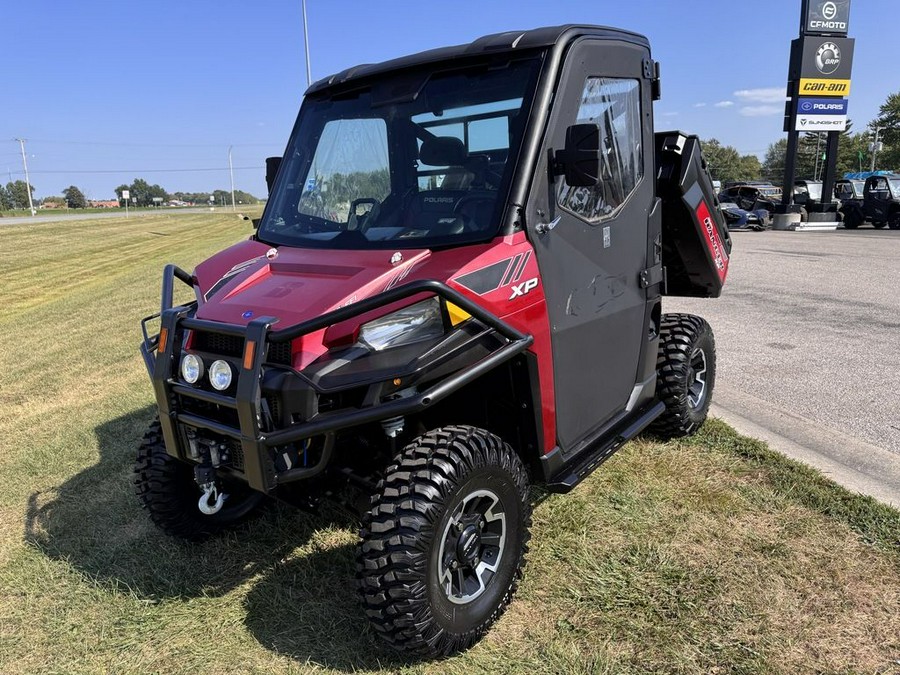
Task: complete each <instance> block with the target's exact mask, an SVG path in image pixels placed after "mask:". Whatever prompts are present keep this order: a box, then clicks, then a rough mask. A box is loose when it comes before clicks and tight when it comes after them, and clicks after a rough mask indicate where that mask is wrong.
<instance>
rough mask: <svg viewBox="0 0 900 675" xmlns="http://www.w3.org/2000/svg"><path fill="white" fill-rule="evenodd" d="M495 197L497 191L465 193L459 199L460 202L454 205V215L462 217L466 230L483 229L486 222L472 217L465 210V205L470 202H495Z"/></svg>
mask: <svg viewBox="0 0 900 675" xmlns="http://www.w3.org/2000/svg"><path fill="white" fill-rule="evenodd" d="M495 197H496V194H495V193H491V194H490V195H485V194H471V195H464V196H463V197H461V198H460V199H459V201H458V202H456V204H455V205H454V206H453V215H454V216H456V217H457V218H460V219H462V221H463V229H464V231H466V232H475V231H477V230H480V229H483V228H484V227H485V226H486V223H479V222H477V221H476V220H475V219H474V218H472V216H470V215H469V214H468V213H465V212H464V211H463V207H464V206H465V205H466V204H468V203H477V202H493V201H494V199H495Z"/></svg>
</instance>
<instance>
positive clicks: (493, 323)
mask: <svg viewBox="0 0 900 675" xmlns="http://www.w3.org/2000/svg"><path fill="white" fill-rule="evenodd" d="M175 279H178V280H180V281H182V282H184V283H185V284H187V285H188V286H191V287H192V288H195V287H196V279H195V278H194V277H193V276H192V275H190V274H188V273H187V272H185V271H184V270H182V269H181V268H179V267H177V266H175V265H167V266H166V268H165V271H164V273H163V284H162V302H161V308H160V312H159V314H154V315H152V316H149V317H147V318H145V319H144V320H143V321H142V322H141V329H142V331H143V335H144V341H143V343H142V345H141V354H142V356H143V357H144V362H145V364H146V366H147V370H148V371H149V373H150V377H151V380H152V382H153V388H154V392H155V394H156V402H157V405H158V407H159V420H160V424H161V426H162V432H163V437H164V439H165V443H166V449H167V451H168V453H169V454H170V455H172V456H173V457H176V458H178V459H181V460H185V459H186V457H185V456H184V455H183V453H182V452H181V451H180V447H181V443H180V442H179V440H178V439H179V432H178V428H177V425H178V424H183V425H186V426H189V427H194V428H196V429H205V430H208V431H211V432H213V433H215V434H219V435H220V436H225V437H227V438H232V439H234V440H236V441H239V442H240V444H241V448H242V450H243V454H244V470H243V472H240V471H236V470H232V473H234V474H237V475H241V476H243V478H244V480H246V482H247V484H248V485H249V486H250V487H252V488H253V489H255V490H259V491H261V492H269V491H271V490H272V489H273V488H274V487H276V485H278V484H281V483H285V482H289V481H294V480H300V479H303V478H308V477H311V476H312V475H315V474H316V473H319V472H320V471H322V470H323V469H324V468H325V465H327V463H328V461H329V459H330V456H329V455H330V445H326V446H325V450H324V451H323V454H322V458H321V459H320V461H319V462H318V464H317V465H316V466H312V467H304V468H297V469H291V470H289V471H287V472H282V473H281V474H276V471H275V464H274V461H273V459H272V458H271V456H270V453H269V449H270V448H272V447H277V446H284V445H287V444H289V443H293V442H296V441H300V440H304V439H307V438H312V437H314V436H319V435H322V434H326V433H329V432H334V431H338V430H340V429H346V428H349V427H353V426H358V425H361V424H366V423H370V422H377V421H380V420H384V419H389V418H392V417H399V416H403V415H409V414H411V413H415V412H419V411H422V410H424V409H426V408H428V407H429V406H431V405H433V404H434V403H437V402H438V401H440V400H442V399H443V398H445V397H447V396H448V395H450V394H452V393H453V392H455V391H457V390H459V389H460V388H462V387H464V386H465V385H467V384H469V383H471V382H473V381H474V380H476V379H478V378H479V377H481V376H482V375H483V374H485V373H487V372H488V371H490V370H492V369H493V368H496V367H497V366H498V365H500V364H502V363H504V362H506V361H508V360H509V359H511V358H513V357H515V356H517V355H518V354H521V353H522V352H524V351H525V350H526V349H527V348H528V347H529V346H530V345H531V343H532V342H533V338H532V336H530V335H525V334H523V333H521V332H519V331H518V330H516V329H515V328H513V327H511V326H509V325H508V324H506V323H504V322H503V321H501V320H500V319H499V318H497V317H496V316H494V315H493V314H491V313H490V312H487V311H485V309H484V308H482V307H481V306H480V305H478V304H476V303H474V302H472V301H471V300H469V299H468V298H466V297H465V296H463V295H461V294H460V293H458V292H457V291H455V290H453V289H452V288H450V287H449V286H447V285H445V284H443V283H440V282H438V281H415V282H412V283H410V284H406V285H404V286H399V287H397V288H394V289H392V290H390V291H387V292H385V293H381V294H380V295H377V296H374V297H371V298H367V299H365V300H361V301H359V302H356V303H354V304H353V305H350V306H347V307H342V308H339V309H336V310H334V311H332V312H328V313H327V314H323V315H321V316H319V317H316V318H314V319H310V320H309V321H304V322H303V323H300V324H297V325H295V326H291V327H289V328H284V329H282V330H272V325H273V324H274V323H276V321H277V319H275V318H272V317H260V318H258V319H255V320H253V321H251V322H250V323H249V324H248V325H246V326H242V325H234V324H226V323H219V322H216V321H206V320H202V319H195V318H193V317H192V316H191V315H192V314H193V313H194V311H195V310H196V307H197V304H196V303H191V304H189V305H183V306H178V307H173V306H172V302H173V294H174V286H175ZM419 294H428V295H435V296H438V297H440V298H443V299H444V300H445V301H446V302H451V303H453V304H454V305H456V306H458V307H460V308H461V309H463V310H465V311H466V312H468V313H469V314H471V315H472V316H473V317H474V318H476V319H477V320H479V321H480V322H481V323H482V324H484V325H485V326H487V331H486V332H485V333H484V334H485V335H486V334H487V333H497V334H499V335H500V336H502V337H503V338H505V339H506V340H507V341H508V342H506V344H504V345H503V346H502V347H500V348H499V349H497V350H495V351H493V352H491V353H490V354H489V355H487V356H485V357H484V358H482V359H481V360H479V361H477V362H476V363H474V364H473V365H472V366H470V367H468V368H465V369H463V370H460V371H458V372H456V373H453V374H451V375H449V376H448V377H446V378H445V379H443V380H441V381H439V382H437V383H436V384H434V385H432V386H430V387H429V388H428V389H426V390H425V391H422V392H419V393H416V394H414V395H412V396H409V397H406V398H401V399H396V400H390V401H384V402H379V403H376V404H374V405H371V406H368V407H364V408H358V409H352V410H342V411H336V412H333V413H320V414H318V415H316V416H315V417H313V418H312V419H310V420H307V421H304V422H299V423H296V424H291V425H289V426H287V427H285V428H283V429H277V430H275V431H269V432H267V431H264V430H262V429H261V425H260V420H261V411H262V409H261V378H262V370H263V364H264V363H265V361H266V356H267V354H268V350H269V345H270V344H272V343H284V342H290V341H292V340H294V339H296V338H298V337H300V336H302V335H306V334H308V333H312V332H315V331H317V330H321V329H323V328H326V327H328V326H330V325H332V324H336V323H340V322H342V321H346V320H347V319H351V318H353V317H355V316H358V315H360V314H364V313H366V312H370V311H372V310H375V309H378V308H380V307H384V306H385V305H389V304H391V303H394V302H397V301H399V300H404V299H406V298H409V297H411V296H414V295H419ZM157 318H159V319H160V333H159V334H158V335H152V336H151V335H150V334H149V333H148V331H147V323H148V322H150V321H152V320H155V319H157ZM185 330H202V331H209V332H214V333H220V334H224V335H230V336H235V337H240V338H242V339H243V340H244V351H243V356H242V358H241V364H240V366H241V367H240V368H239V369H238V376H237V386H236V388H235V395H234V396H229V395H226V394H219V393H215V392H211V391H205V390H202V389H197V388H194V387H191V386H187V385H185V384H181V383H179V382H178V381H177V379H176V377H177V373H178V368H179V364H180V353H181V349H182V339H181V338H182V336H183V331H185ZM163 333H165V334H166V335H167V339H166V340H165V344H164V346H163V349H162V351H160V350H159V345H160V335H162V334H163ZM245 366H248V367H245ZM178 396H183V397H187V398H194V399H197V400H200V401H205V402H207V403H211V404H215V405H219V406H222V407H225V408H230V409H233V410H235V411H237V418H238V421H239V425H240V426H239V428H235V427H233V426H230V425H228V424H224V423H222V422H219V421H216V420H210V419H206V418H204V417H201V416H198V415H194V414H190V413H188V412H185V411H183V410H180V409H179V406H178Z"/></svg>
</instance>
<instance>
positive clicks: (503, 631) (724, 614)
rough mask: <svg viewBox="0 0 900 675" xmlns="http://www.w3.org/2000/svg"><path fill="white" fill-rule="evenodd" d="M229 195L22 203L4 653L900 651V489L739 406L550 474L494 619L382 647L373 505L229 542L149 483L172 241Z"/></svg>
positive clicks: (314, 658)
mask: <svg viewBox="0 0 900 675" xmlns="http://www.w3.org/2000/svg"><path fill="white" fill-rule="evenodd" d="M249 231H250V230H249V227H248V224H247V223H246V222H244V221H240V220H238V219H236V218H235V217H234V216H231V215H228V214H219V213H217V214H198V215H196V216H194V215H178V216H169V215H167V214H165V213H161V214H159V216H158V217H150V216H148V217H144V218H142V219H140V220H133V221H132V220H130V221H127V222H126V221H124V220H114V219H111V220H96V221H82V222H79V223H64V224H63V223H48V224H38V225H31V224H28V225H12V226H3V227H0V265H2V269H3V270H4V277H3V279H4V281H3V284H2V285H0V439H2V440H0V672H2V673H4V674H6V673H35V672H41V673H45V672H46V673H80V672H84V673H96V672H135V673H149V672H166V673H169V672H198V671H202V672H224V673H244V672H278V673H288V672H318V671H322V672H351V671H357V670H359V671H381V672H450V673H496V672H520V673H658V672H666V673H669V672H671V673H779V672H783V673H795V672H827V673H851V672H859V673H890V672H894V673H896V672H900V637H898V636H900V540H898V537H900V513H898V512H897V511H895V510H893V509H890V508H888V507H886V506H883V505H880V504H878V503H877V502H875V501H873V500H871V499H869V498H865V497H860V496H857V495H852V494H850V493H848V492H847V491H845V490H844V489H842V488H840V487H838V486H836V485H835V484H833V483H831V482H830V481H828V480H826V479H825V478H823V477H822V476H821V475H820V474H818V473H817V472H815V471H813V470H811V469H808V468H805V467H803V466H800V465H798V464H796V463H794V462H792V461H789V460H787V459H785V458H783V457H782V456H781V455H778V454H777V453H773V452H772V451H770V450H769V449H768V448H767V447H766V446H765V445H764V444H762V443H760V442H758V441H754V440H751V439H747V438H743V437H740V436H738V435H737V434H735V433H734V432H733V431H732V430H731V429H730V428H728V427H727V426H726V425H724V424H722V423H720V422H716V421H713V422H711V423H709V424H708V425H707V426H706V427H705V428H704V429H703V430H702V432H701V433H700V434H699V435H697V436H695V437H693V438H691V439H688V440H685V441H680V442H672V443H659V442H656V441H654V440H652V439H644V440H640V441H637V442H634V443H631V444H629V445H628V446H627V447H626V448H625V449H624V450H622V451H621V452H620V453H618V454H617V455H616V456H615V457H613V458H612V459H611V460H610V461H609V462H608V463H607V464H605V465H604V466H603V467H602V468H601V469H600V470H599V471H598V472H597V473H596V474H595V475H594V476H592V477H591V478H590V479H588V480H587V481H586V482H585V483H584V484H583V485H581V486H580V487H579V488H578V489H577V490H575V491H574V492H573V493H571V494H569V495H566V496H547V495H543V494H538V493H536V494H535V498H536V499H537V500H538V505H537V507H536V510H535V516H534V536H533V539H532V548H531V551H530V553H529V563H528V567H527V570H526V575H525V579H524V582H523V584H522V587H521V589H520V592H519V594H518V595H517V597H516V600H515V601H514V603H513V605H512V606H511V607H510V609H509V611H508V612H507V613H506V614H505V615H504V617H503V618H502V619H501V620H500V621H499V622H498V624H497V625H496V626H495V627H494V628H493V629H492V631H491V632H490V633H489V634H488V636H487V637H486V639H485V640H484V641H482V642H481V643H480V644H479V645H477V646H476V647H475V648H473V649H472V650H471V651H469V652H468V653H466V654H463V655H460V656H457V657H455V658H452V659H449V660H446V661H443V662H440V663H431V664H429V663H407V662H405V661H404V660H403V659H401V658H399V657H398V656H396V655H395V654H393V653H391V652H390V651H387V650H384V649H382V648H381V647H380V645H379V643H378V641H377V640H376V639H375V637H374V635H373V634H372V632H371V631H370V630H369V628H368V626H367V625H366V623H365V619H364V617H363V615H362V613H361V611H360V609H359V607H358V605H357V603H356V598H355V594H354V591H353V588H352V584H351V579H352V575H353V555H354V553H353V547H354V543H355V524H354V522H353V520H352V518H351V517H350V515H349V514H347V513H345V512H343V511H342V510H340V509H338V508H336V507H328V508H326V509H325V510H324V512H323V514H322V515H321V516H318V517H313V516H309V515H305V514H302V513H299V512H295V511H292V510H290V509H287V508H281V507H275V508H272V509H270V510H269V511H268V512H267V513H266V514H265V515H264V516H263V517H262V518H261V519H260V520H259V521H257V522H256V523H255V524H254V525H253V526H252V527H249V528H246V529H244V530H242V531H240V532H236V533H233V534H229V535H228V536H225V537H222V538H219V539H216V540H214V541H210V542H208V543H205V544H203V545H188V544H183V543H180V542H177V541H173V540H171V539H168V538H166V537H164V536H162V535H161V534H159V533H158V532H157V531H156V530H155V529H154V528H153V527H152V525H150V523H149V522H148V520H147V518H146V516H145V514H144V513H143V512H142V511H141V510H140V508H139V507H138V505H137V502H136V500H135V498H134V497H133V495H132V493H131V485H130V480H131V476H130V473H131V462H132V459H133V455H134V450H135V447H136V445H137V443H138V441H139V439H140V436H141V434H142V433H143V430H144V428H145V426H146V425H147V424H148V423H149V421H150V420H151V418H152V416H153V409H152V401H151V396H150V387H149V384H148V382H147V379H146V374H145V372H144V370H143V365H142V363H141V361H140V358H139V356H138V353H137V344H138V341H139V338H140V332H139V320H140V318H141V317H143V316H145V315H147V314H149V313H151V312H152V311H154V309H155V308H156V306H157V304H158V288H159V277H160V271H161V269H162V266H163V265H164V264H165V263H167V262H175V263H177V264H179V265H181V266H182V267H185V268H188V269H189V268H191V267H193V265H194V264H196V263H197V262H198V261H200V260H201V259H203V258H204V257H206V256H207V255H209V254H210V253H212V252H213V251H215V250H218V249H221V248H223V247H224V246H227V245H229V244H231V243H233V242H236V241H238V240H239V239H241V238H243V237H245V236H246V235H247V234H248V233H249Z"/></svg>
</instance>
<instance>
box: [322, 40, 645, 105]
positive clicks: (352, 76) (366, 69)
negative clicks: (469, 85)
mask: <svg viewBox="0 0 900 675" xmlns="http://www.w3.org/2000/svg"><path fill="white" fill-rule="evenodd" d="M585 35H590V36H595V37H599V38H606V39H616V40H624V41H627V42H633V43H636V44H639V45H641V46H645V47H647V48H648V49H649V48H650V42H649V41H648V40H647V38H646V37H644V36H643V35H639V34H638V33H632V32H630V31H626V30H621V29H619V28H608V27H606V26H581V25H575V24H568V25H564V26H548V27H545V28H535V29H533V30H525V31H522V30H515V31H507V32H505V33H495V34H493V35H486V36H484V37H480V38H478V39H477V40H474V41H473V42H470V43H469V44H465V45H456V46H453V47H441V48H439V49H430V50H428V51H424V52H419V53H418V54H411V55H409V56H402V57H400V58H398V59H391V60H390V61H383V62H381V63H363V64H360V65H358V66H354V67H352V68H347V69H346V70H342V71H341V72H339V73H335V74H334V75H331V76H329V77H325V78H323V79H321V80H318V81H317V82H313V84H312V85H311V86H310V87H309V89H307V90H306V93H307V94H313V93H316V92H318V91H322V90H324V89H328V88H329V87H334V86H340V85H343V84H346V83H348V82H351V81H354V80H361V79H364V78H369V77H372V76H375V75H380V74H382V73H386V72H390V71H395V70H401V69H404V68H411V67H414V66H420V65H426V64H430V63H437V62H440V61H449V60H453V59H459V58H468V57H474V56H479V55H485V54H490V53H497V52H524V51H528V50H531V49H539V48H541V47H549V46H552V45H556V44H561V45H565V44H566V43H568V42H571V41H572V40H574V39H576V38H578V37H581V36H585Z"/></svg>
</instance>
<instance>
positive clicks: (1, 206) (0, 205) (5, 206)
mask: <svg viewBox="0 0 900 675" xmlns="http://www.w3.org/2000/svg"><path fill="white" fill-rule="evenodd" d="M12 207H13V205H12V198H11V197H10V196H9V192H8V191H7V189H6V188H5V187H4V186H3V185H0V211H8V210H9V209H11V208H12Z"/></svg>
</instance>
